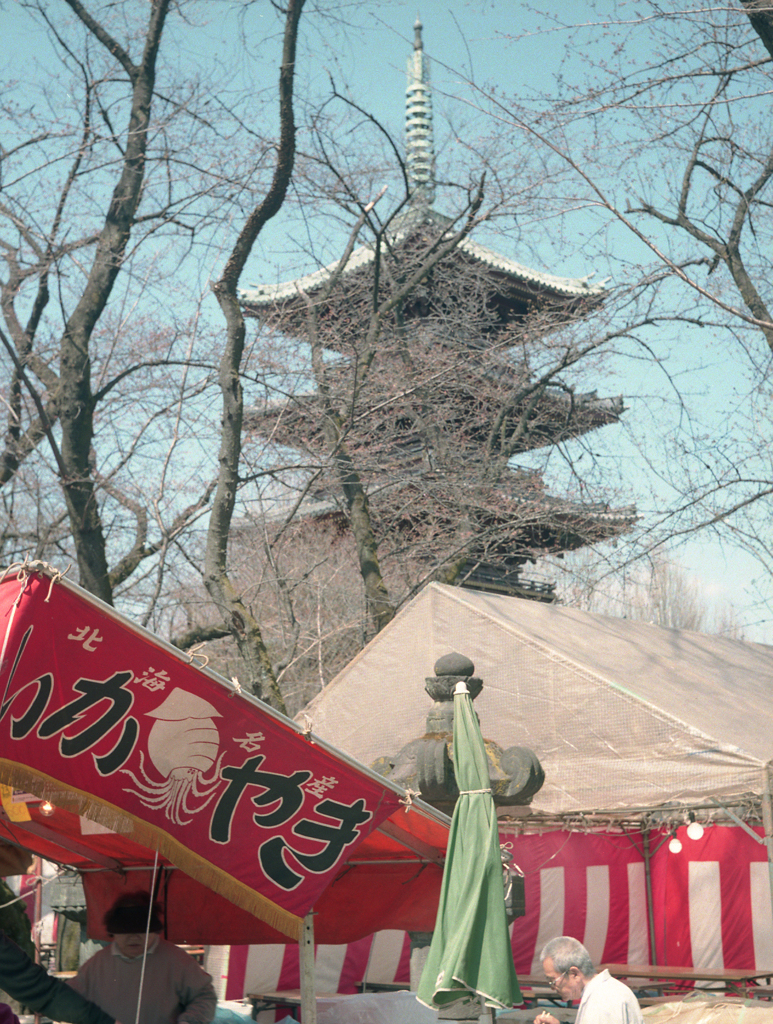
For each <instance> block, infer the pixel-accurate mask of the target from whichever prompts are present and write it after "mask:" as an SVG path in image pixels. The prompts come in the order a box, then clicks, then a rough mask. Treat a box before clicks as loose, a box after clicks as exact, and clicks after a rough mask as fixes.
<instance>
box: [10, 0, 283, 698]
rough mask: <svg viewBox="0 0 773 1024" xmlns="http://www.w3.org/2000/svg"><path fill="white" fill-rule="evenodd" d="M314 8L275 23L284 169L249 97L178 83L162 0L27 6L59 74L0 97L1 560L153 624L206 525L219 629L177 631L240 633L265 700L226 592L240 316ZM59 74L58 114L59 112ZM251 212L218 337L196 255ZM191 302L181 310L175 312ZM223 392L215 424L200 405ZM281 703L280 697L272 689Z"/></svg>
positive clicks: (253, 680) (181, 25)
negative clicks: (117, 594) (70, 579)
mask: <svg viewBox="0 0 773 1024" xmlns="http://www.w3.org/2000/svg"><path fill="white" fill-rule="evenodd" d="M247 6H249V5H247ZM302 8H303V0H291V2H290V4H289V6H288V8H287V10H286V11H283V12H280V14H281V21H280V23H281V24H283V25H284V30H285V41H284V52H283V54H282V58H281V64H282V68H281V74H280V79H279V86H278V97H279V104H278V105H279V109H280V140H279V147H278V151H277V156H276V158H275V157H274V149H273V143H274V140H273V138H272V136H271V134H270V133H266V135H265V136H264V137H261V136H260V134H259V133H258V132H255V131H254V130H253V131H251V132H248V131H245V120H244V117H243V114H244V112H245V111H247V112H253V111H254V97H253V96H252V95H249V90H248V89H247V88H245V90H244V94H243V95H242V96H241V97H236V98H235V97H234V89H233V84H232V82H231V81H230V80H229V81H228V82H227V83H226V84H227V91H226V90H225V89H224V92H223V97H224V98H223V99H220V98H218V99H217V100H216V101H214V102H213V100H212V95H213V94H214V95H217V89H216V88H215V87H214V83H213V81H212V80H207V81H205V80H203V79H196V78H195V77H193V76H194V75H195V73H196V69H194V71H192V73H191V77H190V78H184V77H181V76H180V75H179V68H178V67H177V66H176V61H175V56H176V36H175V33H180V32H182V31H187V32H189V33H192V32H193V31H194V25H193V22H192V21H188V22H187V23H186V21H185V16H184V15H183V12H182V10H181V9H180V8H179V7H175V8H174V10H173V11H172V12H171V13H170V4H169V3H168V0H152V2H151V3H150V4H149V5H147V6H146V7H144V8H138V7H136V6H135V5H132V4H129V3H127V4H123V3H121V4H95V5H94V8H92V9H90V8H89V7H88V6H87V5H85V4H83V3H81V2H80V0H63V2H62V3H61V4H59V5H58V6H56V5H51V4H48V3H43V2H40V3H29V4H26V5H25V9H26V10H27V11H28V12H29V15H30V17H31V18H32V19H33V20H34V21H36V23H37V25H38V26H39V28H40V29H41V30H44V31H45V34H46V36H47V40H48V43H49V44H50V46H51V47H52V49H53V50H54V51H55V53H56V54H57V55H58V58H59V59H60V61H61V69H60V73H59V75H58V77H57V74H56V72H54V71H53V70H49V69H47V73H49V74H50V78H49V79H48V84H44V85H42V86H41V87H40V88H41V90H42V91H41V93H40V94H37V93H36V92H35V89H34V87H31V86H29V85H27V87H26V89H25V90H24V91H23V92H24V94H25V95H26V97H27V98H28V102H27V106H26V107H24V106H21V105H19V104H18V103H17V102H15V100H14V98H11V99H9V100H8V103H7V106H6V109H5V113H6V114H7V125H6V133H5V141H4V145H3V150H2V169H3V198H2V201H1V202H0V247H2V254H3V258H4V264H5V273H4V275H3V277H2V280H0V304H1V306H2V314H3V320H4V330H2V332H0V341H2V343H3V350H4V356H5V364H4V365H5V366H6V368H7V371H8V372H7V380H8V381H9V384H8V389H7V391H6V392H5V394H4V396H3V405H4V409H5V414H6V416H7V427H6V432H5V444H4V448H3V451H2V453H0V485H2V486H3V498H4V503H5V508H6V512H7V514H8V515H7V525H6V528H5V530H4V533H3V538H2V539H3V545H4V550H3V553H4V556H5V559H6V560H7V561H12V560H14V559H15V558H18V557H20V556H21V555H22V554H27V553H30V552H31V551H32V552H34V553H35V554H36V555H38V556H39V557H48V558H51V559H54V560H56V561H59V560H60V558H61V556H63V555H64V556H69V557H72V558H73V559H74V560H75V561H76V562H77V567H78V575H79V579H80V582H81V584H82V585H83V586H84V587H86V588H87V589H88V590H90V591H91V592H92V593H94V594H96V595H97V596H99V597H101V598H102V599H103V600H105V601H107V602H108V603H112V601H113V596H114V591H115V589H116V588H121V589H122V592H123V595H124V606H125V607H129V608H137V607H138V606H139V608H141V610H142V614H141V618H142V620H143V621H144V622H146V623H147V624H150V625H158V617H157V612H156V611H155V610H154V609H156V607H157V605H156V600H157V598H158V597H159V596H160V595H161V594H162V593H163V592H164V591H165V590H167V589H168V588H169V587H170V584H172V585H173V581H174V577H175V576H179V574H180V571H181V568H182V569H184V566H185V561H184V560H183V561H182V562H181V561H180V559H179V554H180V551H176V548H177V547H178V546H179V545H180V543H181V539H182V538H183V535H186V536H189V537H190V543H191V548H190V550H189V553H188V557H189V558H190V552H192V551H193V550H194V549H195V544H196V540H195V536H196V524H197V523H198V522H200V520H201V519H202V516H203V515H204V514H205V513H206V514H207V515H209V524H210V537H211V541H210V544H209V547H208V551H209V555H208V562H207V566H208V569H207V575H206V579H207V583H208V585H209V586H210V588H211V589H212V593H213V598H214V599H215V600H216V604H217V607H218V609H219V619H218V621H217V622H216V623H211V624H209V626H208V627H207V629H206V630H204V632H203V634H202V632H201V630H197V631H193V632H189V633H188V635H187V636H185V637H184V638H183V640H185V641H192V640H193V639H195V638H199V637H200V636H202V635H206V636H211V635H214V636H219V635H222V634H223V632H224V630H231V631H232V633H233V634H234V635H235V637H236V641H237V643H238V645H239V648H240V651H241V654H242V659H243V665H242V671H243V673H244V675H245V676H246V678H247V681H248V682H249V684H250V685H252V686H253V687H254V688H255V690H256V692H259V693H260V692H262V688H263V687H264V686H268V687H269V689H270V687H271V681H272V673H271V670H270V666H268V663H267V660H266V657H265V650H264V648H263V647H262V644H261V640H260V634H259V630H258V629H257V627H256V625H255V624H254V623H252V624H250V625H249V627H248V628H247V627H246V626H245V621H246V620H245V619H244V617H243V616H242V617H240V612H239V608H238V597H237V596H235V595H233V594H229V593H228V577H227V571H226V564H225V546H226V543H227V534H228V526H229V522H230V516H231V514H232V511H233V503H234V500H235V494H236V490H237V487H238V486H239V481H238V469H237V467H238V462H239V443H240V438H239V435H240V430H241V412H240V401H241V399H240V381H239V373H240V359H241V348H240V346H241V345H242V343H243V325H242V328H241V334H240V326H239V324H240V320H241V313H240V311H239V309H238V304H237V303H236V301H235V288H236V284H237V283H238V280H239V275H240V273H241V269H242V267H243V265H244V261H245V259H246V258H247V257H248V256H249V252H250V250H251V247H252V245H253V244H254V241H255V238H256V237H257V236H258V234H259V232H260V230H261V228H262V226H263V225H264V224H265V222H266V221H267V220H268V219H269V218H270V217H271V216H273V215H274V213H276V211H277V210H278V209H279V208H280V207H281V204H282V201H283V199H284V195H285V193H286V189H287V183H288V181H289V178H290V175H291V173H292V164H293V155H294V147H295V126H294V120H293V90H292V83H293V77H294V74H295V66H296V65H295V60H294V55H295V42H296V39H297V33H298V24H299V19H300V13H301V10H302ZM95 9H96V12H97V13H94V10H95ZM245 11H246V7H245ZM197 16H198V12H195V13H193V18H194V19H195V18H196V17H197ZM169 21H171V22H172V25H171V28H169V26H168V24H167V23H168V22H169ZM165 29H166V30H167V31H166V33H165ZM170 32H171V36H169V46H168V53H167V50H166V49H165V48H164V46H163V45H162V44H163V42H164V41H165V40H166V38H167V36H168V35H169V33H170ZM54 83H57V85H58V86H59V89H58V92H57V96H56V101H55V105H56V106H57V115H58V116H57V118H56V119H54V120H49V119H48V118H47V110H48V106H49V102H53V101H54V97H53V95H52V94H53V90H54V89H55V88H56V86H55V85H54ZM65 83H66V84H65ZM221 84H222V83H221ZM8 95H9V96H12V94H11V93H9V94H8ZM63 97H66V101H65V102H61V101H62V98H63ZM227 103H228V104H230V105H227ZM239 103H241V107H240V106H239ZM237 138H238V139H239V140H240V141H239V144H238V145H239V148H238V149H237V150H236V152H235V151H234V140H235V139H237ZM247 140H249V143H247ZM261 190H263V191H265V199H264V200H258V201H257V205H255V204H256V196H257V195H259V194H260V192H261ZM251 206H255V209H254V211H253V212H252V213H249V208H250V207H251ZM240 209H243V210H244V212H245V215H246V224H245V227H244V229H243V230H241V231H237V232H236V233H235V234H236V241H235V243H234V244H233V251H232V253H231V256H230V259H229V260H228V261H227V264H226V268H225V270H224V272H223V274H222V276H221V278H220V280H219V282H218V283H217V285H216V287H215V294H216V296H217V299H218V301H219V303H220V305H221V308H222V310H223V312H224V314H225V320H226V330H225V338H224V339H222V338H221V337H219V336H218V334H217V332H216V330H215V329H214V328H213V326H212V325H210V324H208V323H206V322H205V321H204V319H203V318H202V313H201V309H202V302H201V296H198V297H197V295H196V284H195V274H196V264H197V261H198V260H199V258H200V255H201V254H208V253H211V251H212V249H211V247H212V245H213V244H216V245H217V246H219V247H220V248H221V249H222V247H223V246H224V245H225V244H227V239H228V236H229V235H230V233H231V231H232V228H231V226H230V225H231V224H232V222H233V219H234V215H235V214H237V215H238V212H239V210H240ZM186 253H187V254H189V255H190V256H191V259H188V260H187V262H186V261H185V259H184V258H183V255H184V254H186ZM206 265H211V256H209V255H208V256H207V258H206V262H205V266H206ZM191 280H193V286H191ZM178 295H179V296H180V297H181V298H182V303H181V306H180V308H181V310H183V312H180V313H177V315H175V298H176V297H177V296H178ZM197 300H198V301H197ZM218 365H219V370H218ZM217 379H219V381H220V386H221V393H222V395H223V397H224V402H225V409H224V415H223V418H222V431H221V425H220V423H218V419H217V417H211V416H210V412H209V411H210V409H211V404H210V402H209V401H208V398H207V393H208V389H209V388H210V387H211V386H212V384H213V383H214V382H215V380H217ZM207 435H208V436H209V437H210V438H216V437H218V436H219V437H220V438H221V449H220V458H219V460H217V461H216V460H214V459H212V458H211V457H209V456H208V457H206V458H205V459H202V457H201V449H202V448H203V447H206V446H205V445H203V443H202V442H203V438H204V437H206V436H207ZM197 449H198V450H197ZM218 467H219V469H218ZM57 496H58V500H57ZM62 500H63V504H62ZM173 553H174V554H175V558H174V559H172V558H171V555H172V554H173ZM146 569H147V570H148V571H149V572H148V574H146V572H145V570H146ZM170 575H171V577H172V578H171V579H170ZM132 590H133V591H134V597H132V596H131V592H132ZM268 696H269V698H270V699H272V700H274V701H275V702H276V703H278V704H280V705H281V698H280V697H279V696H278V694H277V693H269V694H268Z"/></svg>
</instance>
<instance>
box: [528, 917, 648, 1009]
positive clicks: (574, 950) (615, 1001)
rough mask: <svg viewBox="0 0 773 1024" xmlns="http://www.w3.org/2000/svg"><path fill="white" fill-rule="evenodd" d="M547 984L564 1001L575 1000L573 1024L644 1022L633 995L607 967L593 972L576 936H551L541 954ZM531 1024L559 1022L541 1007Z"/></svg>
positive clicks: (590, 961) (593, 969) (589, 959)
mask: <svg viewBox="0 0 773 1024" xmlns="http://www.w3.org/2000/svg"><path fill="white" fill-rule="evenodd" d="M540 959H541V960H542V969H543V970H544V972H545V977H546V978H547V980H548V985H550V987H551V988H552V989H553V990H554V992H556V993H557V994H558V995H559V996H560V998H561V999H563V1000H564V1002H567V1003H568V1002H572V1003H574V1002H577V1001H578V1000H579V1002H580V1005H579V1007H578V1010H577V1018H576V1021H575V1024H644V1021H643V1018H642V1014H641V1009H640V1007H639V1004H638V1002H637V1000H636V996H635V995H634V994H633V992H632V991H631V990H630V988H628V986H627V985H624V984H623V982H622V981H618V980H617V978H613V977H612V975H611V974H610V973H609V971H601V972H600V973H597V972H596V968H595V967H594V966H593V961H592V960H591V958H590V953H589V952H588V950H587V949H586V948H585V946H583V944H582V943H581V942H578V941H577V939H573V938H571V937H570V936H569V935H560V936H559V937H558V938H557V939H551V940H550V942H548V943H547V945H546V946H545V948H544V949H543V950H542V954H541V956H540ZM534 1024H560V1021H559V1020H558V1018H557V1017H554V1016H553V1014H552V1013H548V1012H547V1011H543V1012H542V1013H538V1014H537V1016H536V1017H535V1018H534Z"/></svg>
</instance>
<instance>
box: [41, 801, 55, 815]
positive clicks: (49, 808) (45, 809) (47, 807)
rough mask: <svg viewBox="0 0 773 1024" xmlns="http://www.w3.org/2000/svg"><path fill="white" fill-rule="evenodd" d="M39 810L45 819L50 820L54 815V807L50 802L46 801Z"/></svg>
mask: <svg viewBox="0 0 773 1024" xmlns="http://www.w3.org/2000/svg"><path fill="white" fill-rule="evenodd" d="M38 810H39V811H40V813H41V814H42V815H43V817H44V818H50V817H51V815H52V814H53V813H54V805H53V804H52V803H51V801H50V800H44V801H43V802H42V803H41V805H40V807H39V808H38Z"/></svg>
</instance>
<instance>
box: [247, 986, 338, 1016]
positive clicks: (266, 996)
mask: <svg viewBox="0 0 773 1024" xmlns="http://www.w3.org/2000/svg"><path fill="white" fill-rule="evenodd" d="M334 995H335V994H334V993H329V992H317V993H316V998H317V999H332V998H334ZM339 995H340V993H339ZM245 998H246V999H249V1001H250V1002H251V1003H252V1019H253V1020H256V1019H257V1016H258V1014H259V1013H260V1011H261V1010H289V1011H290V1016H291V1017H295V1019H296V1020H298V1010H299V1008H300V1005H301V990H300V989H299V988H294V989H287V990H285V991H283V992H248V993H247V995H246V996H245ZM335 998H338V996H335Z"/></svg>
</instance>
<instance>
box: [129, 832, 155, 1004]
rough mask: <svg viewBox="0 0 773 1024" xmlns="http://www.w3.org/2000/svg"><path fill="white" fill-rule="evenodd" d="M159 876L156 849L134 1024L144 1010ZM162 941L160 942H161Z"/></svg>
mask: <svg viewBox="0 0 773 1024" xmlns="http://www.w3.org/2000/svg"><path fill="white" fill-rule="evenodd" d="M157 874H158V847H157V848H156V856H155V859H154V860H153V875H152V877H151V883H150V894H149V895H150V899H149V900H148V920H147V922H146V923H145V949H144V951H143V954H142V970H141V971H140V989H139V992H138V993H137V1014H136V1016H135V1018H134V1024H140V1010H141V1009H142V986H143V983H144V981H145V964H146V962H147V959H148V939H149V938H150V922H151V920H152V917H153V893H154V892H155V891H156V875H157ZM159 941H160V940H159Z"/></svg>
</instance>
